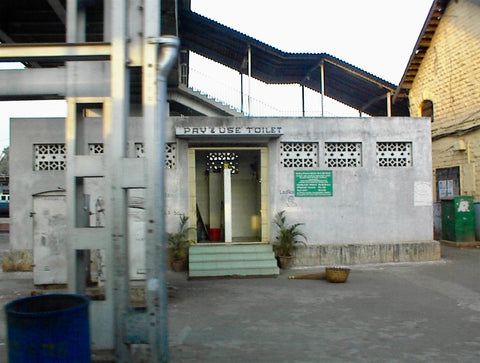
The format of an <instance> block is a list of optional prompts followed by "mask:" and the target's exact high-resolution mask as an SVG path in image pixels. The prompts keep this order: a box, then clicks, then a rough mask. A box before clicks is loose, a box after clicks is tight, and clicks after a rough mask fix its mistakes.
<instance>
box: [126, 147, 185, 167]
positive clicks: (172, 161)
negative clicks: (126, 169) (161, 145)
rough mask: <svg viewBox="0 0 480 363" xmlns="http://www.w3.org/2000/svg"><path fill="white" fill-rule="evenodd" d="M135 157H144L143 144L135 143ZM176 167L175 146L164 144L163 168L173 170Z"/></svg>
mask: <svg viewBox="0 0 480 363" xmlns="http://www.w3.org/2000/svg"><path fill="white" fill-rule="evenodd" d="M135 157H137V158H143V157H145V148H144V147H143V143H141V142H136V143H135ZM176 167H177V144H176V143H174V142H172V143H166V144H165V168H166V169H174V168H176Z"/></svg>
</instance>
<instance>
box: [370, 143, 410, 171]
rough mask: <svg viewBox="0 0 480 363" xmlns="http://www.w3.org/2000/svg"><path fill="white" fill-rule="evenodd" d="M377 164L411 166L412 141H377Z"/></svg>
mask: <svg viewBox="0 0 480 363" xmlns="http://www.w3.org/2000/svg"><path fill="white" fill-rule="evenodd" d="M377 166H379V167H381V168H392V167H393V168H403V167H409V166H412V143H411V142H391V141H389V142H377Z"/></svg>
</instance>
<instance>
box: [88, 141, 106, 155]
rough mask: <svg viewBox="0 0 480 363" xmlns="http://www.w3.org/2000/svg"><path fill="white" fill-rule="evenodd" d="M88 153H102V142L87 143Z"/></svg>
mask: <svg viewBox="0 0 480 363" xmlns="http://www.w3.org/2000/svg"><path fill="white" fill-rule="evenodd" d="M88 149H89V151H90V155H96V154H103V143H100V144H88Z"/></svg>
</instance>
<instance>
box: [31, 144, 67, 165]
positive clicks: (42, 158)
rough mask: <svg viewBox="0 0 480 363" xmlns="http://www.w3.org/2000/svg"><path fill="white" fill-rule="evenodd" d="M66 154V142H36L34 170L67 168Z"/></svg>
mask: <svg viewBox="0 0 480 363" xmlns="http://www.w3.org/2000/svg"><path fill="white" fill-rule="evenodd" d="M66 156H67V155H66V147H65V144H35V145H34V159H35V163H34V166H33V170H35V171H42V170H46V171H51V170H65V167H66Z"/></svg>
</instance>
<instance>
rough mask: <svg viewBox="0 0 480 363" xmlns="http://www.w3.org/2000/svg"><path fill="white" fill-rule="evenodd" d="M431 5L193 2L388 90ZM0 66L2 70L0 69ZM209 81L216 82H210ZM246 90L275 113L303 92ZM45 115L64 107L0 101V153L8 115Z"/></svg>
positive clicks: (349, 0)
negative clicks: (385, 84) (323, 56)
mask: <svg viewBox="0 0 480 363" xmlns="http://www.w3.org/2000/svg"><path fill="white" fill-rule="evenodd" d="M432 2H433V1H432V0H403V1H395V0H364V1H358V0H335V1H333V0H296V1H292V0H242V1H236V2H233V1H225V0H191V4H192V10H193V11H196V12H198V13H200V14H202V15H204V16H206V17H208V18H210V19H212V20H215V21H217V22H219V23H222V24H224V25H227V26H228V27H230V28H232V29H235V30H237V31H240V32H242V33H244V34H246V35H248V36H251V37H253V38H255V39H258V40H260V41H262V42H264V43H267V44H269V45H271V46H273V47H276V48H278V49H280V50H282V51H285V52H292V53H328V54H330V55H332V56H334V57H337V58H339V59H341V60H343V61H345V62H347V63H350V64H352V65H354V66H356V67H358V68H361V69H363V70H365V71H367V72H369V73H372V74H373V75H375V76H377V77H380V78H382V79H384V80H386V81H389V82H391V83H393V84H398V83H399V82H400V80H401V78H402V75H403V72H404V71H405V68H406V65H407V63H408V59H409V58H410V55H411V53H412V51H413V47H414V46H415V42H416V41H417V38H418V36H419V34H420V31H421V29H422V27H423V24H424V22H425V19H426V16H427V14H428V11H429V10H430V7H431V5H432ZM253 61H254V60H253ZM190 65H191V67H192V71H191V73H190V78H191V81H192V82H197V83H198V84H200V85H202V87H205V88H208V85H205V84H206V83H211V84H212V85H215V86H214V88H216V89H219V88H221V87H219V86H218V85H219V84H220V83H223V84H224V85H225V91H222V92H223V94H224V95H225V97H226V98H228V97H235V96H228V94H229V92H230V91H229V90H227V89H229V88H239V87H240V86H239V85H240V78H239V76H238V74H236V72H235V73H232V72H231V71H230V70H226V69H224V68H222V67H218V66H216V65H211V62H209V61H206V60H204V59H202V58H201V57H197V56H195V55H192V56H191V59H190ZM4 67H5V65H3V66H2V64H0V71H1V69H2V68H4ZM211 67H213V68H211ZM215 67H216V68H215ZM212 69H213V71H212ZM212 75H215V76H216V78H217V79H213V78H211V77H212ZM235 77H236V78H235ZM212 87H213V86H212ZM251 89H252V91H251V96H252V98H254V99H256V100H257V101H258V102H256V104H257V103H258V104H270V103H271V102H280V103H281V106H278V107H286V108H287V109H290V108H295V110H296V111H295V112H298V110H299V107H300V103H301V98H300V97H301V96H300V92H301V91H300V87H299V86H298V85H295V86H289V87H283V88H282V89H281V90H280V91H279V90H278V89H277V88H275V87H272V86H267V85H262V84H260V83H258V82H257V83H255V84H252V86H251ZM278 92H281V94H282V95H283V96H285V99H284V100H281V101H278V100H279V98H280V97H279V96H278V94H279V93H278ZM268 96H270V99H268ZM317 96H318V95H313V94H311V93H307V96H306V107H307V108H309V107H310V108H312V109H317V110H318V106H319V104H318V100H317V99H315V97H317ZM266 97H267V98H266ZM227 101H228V100H227ZM289 102H291V104H289ZM232 103H233V102H232ZM274 107H277V106H274ZM325 110H326V115H327V116H329V115H331V116H354V115H355V116H358V112H357V111H355V112H356V113H354V114H352V110H348V109H346V108H342V107H338V105H335V104H334V103H331V105H330V104H326V106H325ZM312 112H313V111H312ZM45 116H51V117H65V116H66V106H65V102H63V101H55V102H44V101H42V102H40V101H36V102H35V103H34V102H0V151H1V150H3V148H4V147H6V146H8V145H9V118H10V117H45Z"/></svg>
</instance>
